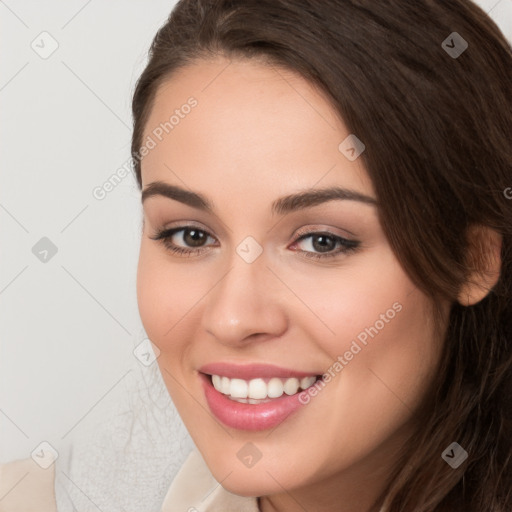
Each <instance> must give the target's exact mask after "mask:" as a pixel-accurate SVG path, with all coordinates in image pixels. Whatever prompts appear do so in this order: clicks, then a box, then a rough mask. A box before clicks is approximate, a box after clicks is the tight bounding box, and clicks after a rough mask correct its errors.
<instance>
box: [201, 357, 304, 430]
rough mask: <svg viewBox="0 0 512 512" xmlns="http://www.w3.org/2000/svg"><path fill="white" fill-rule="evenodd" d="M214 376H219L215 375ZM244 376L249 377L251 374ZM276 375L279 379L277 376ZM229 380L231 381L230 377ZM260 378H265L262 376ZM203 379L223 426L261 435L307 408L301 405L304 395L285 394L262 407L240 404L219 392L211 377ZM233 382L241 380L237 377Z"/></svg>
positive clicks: (214, 412)
mask: <svg viewBox="0 0 512 512" xmlns="http://www.w3.org/2000/svg"><path fill="white" fill-rule="evenodd" d="M267 368H268V367H267ZM246 369H247V368H246ZM216 371H217V370H216ZM251 371H252V370H251ZM296 374H297V372H295V374H294V375H292V376H296ZM214 375H218V374H217V373H214ZM238 375H240V374H238ZM243 375H247V373H244V374H243ZM272 375H274V376H276V374H272ZM308 375H311V374H304V375H303V376H308ZM225 376H226V377H228V375H225ZM259 376H263V375H261V374H259ZM199 377H200V379H201V381H202V385H203V389H204V393H205V397H206V402H207V403H208V407H209V408H210V411H211V412H212V413H213V415H214V416H215V417H216V418H217V419H218V420H219V421H220V422H221V423H223V424H224V425H226V426H228V427H231V428H234V429H237V430H250V431H260V430H267V429H270V428H274V427H276V426H277V425H279V424H280V423H282V422H283V421H285V420H286V419H287V418H288V417H289V416H290V415H292V414H293V413H295V412H297V410H298V409H300V408H301V407H302V406H303V404H302V403H301V402H300V401H299V395H300V393H295V394H294V395H285V394H283V395H282V396H281V397H279V398H274V399H272V401H270V402H265V403H261V404H244V403H240V402H236V401H234V400H230V399H229V398H228V397H227V396H226V395H224V394H222V393H220V392H219V391H217V390H216V389H215V388H214V387H213V384H212V382H211V379H210V377H209V376H208V375H206V374H205V373H199ZM232 378H237V376H234V377H232ZM240 378H242V377H240Z"/></svg>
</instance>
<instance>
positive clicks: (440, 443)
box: [132, 0, 512, 512]
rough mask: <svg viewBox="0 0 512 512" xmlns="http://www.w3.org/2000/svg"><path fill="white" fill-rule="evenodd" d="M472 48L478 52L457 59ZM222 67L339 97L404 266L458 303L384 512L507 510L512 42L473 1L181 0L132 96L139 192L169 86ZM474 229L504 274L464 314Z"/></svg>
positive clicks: (430, 289)
mask: <svg viewBox="0 0 512 512" xmlns="http://www.w3.org/2000/svg"><path fill="white" fill-rule="evenodd" d="M454 32H457V34H458V35H453V33H454ZM459 36H460V37H461V38H462V39H463V40H464V41H466V43H467V45H468V46H467V48H466V50H465V51H464V52H463V53H462V54H460V55H454V54H453V53H452V54H450V52H449V51H448V49H449V48H452V47H454V46H455V43H454V42H453V37H455V38H459ZM450 37H452V39H451V40H450ZM446 40H448V41H449V43H448V47H447V46H446V44H444V45H443V41H446ZM456 40H457V41H458V42H459V43H460V41H461V39H456ZM215 55H224V56H226V57H228V58H245V59H247V58H253V57H254V58H263V59H265V60H266V61H267V62H268V63H271V64H275V65H278V66H281V67H284V68H287V69H290V70H293V71H295V72H298V73H299V74H300V75H302V76H303V77H304V78H305V79H307V80H309V81H310V82H311V83H313V84H315V85H316V86H318V87H319V88H320V89H321V90H322V91H323V92H324V93H325V94H326V96H327V98H328V99H329V100H330V101H331V103H332V106H333V108H334V109H335V110H336V111H337V112H338V114H339V115H340V117H341V119H342V120H343V122H344V123H345V125H346V126H347V128H348V129H349V130H350V132H351V133H354V134H357V136H358V138H360V139H361V140H362V141H363V142H364V144H365V145H366V150H365V152H364V153H363V154H362V156H361V158H363V162H364V164H365V167H366V169H367V171H368V173H369V175H370V178H371V179H372V182H373V185H374V187H375V191H376V194H377V197H378V199H379V205H380V206H379V216H380V220H381V223H382V226H383V229H384V232H385V233H386V236H387V238H388V240H389V243H390V245H391V247H392V249H393V251H394V252H395V254H396V256H397V258H398V260H399V261H400V263H401V265H402V266H403V268H404V269H405V271H406V272H407V273H408V275H409V276H410V278H411V279H412V280H413V281H414V282H415V283H416V285H417V286H418V287H419V288H420V289H422V290H423V291H424V292H425V293H427V294H428V295H429V296H430V297H432V299H433V303H439V300H440V299H445V300H446V299H448V300H449V301H450V302H451V304H452V306H451V310H450V316H449V321H448V328H447V332H446V334H445V339H444V348H443V354H442V359H441V362H440V366H439V369H438V372H437V373H436V376H435V380H434V382H432V386H431V388H430V389H429V391H428V393H427V394H426V396H425V398H424V401H423V404H422V407H421V408H420V409H419V410H418V411H416V413H415V418H416V420H417V427H418V428H417V430H416V433H415V435H414V437H413V438H412V439H411V440H410V442H409V444H408V445H407V446H405V447H404V450H403V454H402V458H401V463H400V465H399V466H398V467H397V468H396V472H395V474H393V475H392V477H391V478H390V482H389V486H388V488H387V489H386V491H385V493H384V494H383V496H381V497H380V499H379V503H378V504H383V503H384V504H386V507H387V508H386V510H388V511H389V512H398V511H405V512H413V511H414V512H431V511H436V512H441V511H452V512H453V511H455V510H457V511H458V510H460V511H465V512H476V511H478V512H481V511H483V510H485V511H486V512H510V511H511V510H512V446H511V443H512V401H511V397H512V300H511V299H512V252H511V250H512V246H511V241H512V239H511V236H512V200H509V199H507V197H510V196H511V195H512V189H511V188H510V187H512V142H511V135H512V93H511V91H512V49H511V46H510V44H509V43H508V42H507V41H506V39H505V38H504V36H503V34H502V33H501V32H500V30H499V29H498V27H497V26H496V25H495V23H494V22H493V21H492V20H491V19H490V18H489V17H488V16H487V15H486V14H485V12H484V11H482V10H481V9H480V8H479V7H477V6H476V5H475V4H474V3H472V2H471V1H470V0H378V1H377V0H322V1H319V0H181V1H179V2H178V3H177V5H176V6H175V8H174V9H173V11H172V13H171V15H170V16H169V19H168V20H167V21H166V23H165V24H164V25H163V26H162V27H161V28H160V30H159V31H158V33H157V34H156V36H155V38H154V41H153V43H152V45H151V49H150V55H149V62H148V64H147V67H146V68H145V70H144V72H143V73H142V75H141V76H140V78H139V81H138V83H137V86H136V90H135V93H134V97H133V105H132V107H133V118H134V130H133V139H132V157H133V162H134V168H135V173H136V176H137V180H138V183H139V185H141V169H140V155H139V149H140V148H141V146H142V144H143V140H142V137H143V132H144V128H145V125H146V122H147V119H148V116H149V113H150V110H151V108H152V103H153V100H154V97H155V92H156V90H157V88H158V86H159V85H160V84H161V83H162V82H164V81H165V80H167V79H169V78H170V77H171V75H172V74H173V72H175V71H176V70H177V69H179V68H181V67H184V66H187V65H190V64H193V63H195V62H197V60H199V59H208V58H211V57H212V56H215ZM506 191H509V193H508V194H507V192H506ZM473 225H480V226H488V227H490V228H492V229H494V230H496V231H497V232H498V233H500V234H501V235H502V248H501V258H502V266H501V274H500V277H499V280H498V282H497V284H496V285H495V286H494V287H493V288H492V290H490V291H489V293H488V294H487V296H486V297H485V298H484V299H483V300H481V301H480V302H478V303H477V304H475V305H472V306H463V305H461V304H459V303H458V302H457V297H458V294H459V292H460V290H461V287H462V285H463V283H464V282H465V281H466V280H467V278H468V276H469V275H471V272H472V271H474V270H475V265H476V264H478V261H477V260H478V258H477V260H475V259H474V258H473V259H471V258H468V257H467V254H468V248H469V245H470V242H471V240H468V233H469V231H468V229H469V228H470V226H473ZM453 441H456V442H457V443H458V444H459V445H461V446H462V447H463V448H464V449H465V450H466V451H467V452H468V454H469V457H468V459H467V461H466V462H465V463H464V464H462V465H461V466H460V467H459V468H458V469H452V468H451V467H450V466H449V465H448V464H447V463H446V462H445V461H444V460H443V459H442V457H441V454H442V452H443V451H444V450H445V449H446V447H447V446H449V445H450V444H451V443H452V442H453ZM378 504H376V506H377V505H378Z"/></svg>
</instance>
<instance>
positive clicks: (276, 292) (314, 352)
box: [137, 58, 440, 495]
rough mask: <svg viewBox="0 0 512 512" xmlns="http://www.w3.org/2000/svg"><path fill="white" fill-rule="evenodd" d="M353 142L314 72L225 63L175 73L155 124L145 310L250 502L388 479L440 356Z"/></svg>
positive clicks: (227, 469)
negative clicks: (361, 478)
mask: <svg viewBox="0 0 512 512" xmlns="http://www.w3.org/2000/svg"><path fill="white" fill-rule="evenodd" d="M171 116H174V117H173V118H171ZM166 123H167V124H166ZM383 129H385V127H383ZM349 135H350V133H349V132H348V131H347V129H346V128H345V126H344V125H343V123H342V122H341V120H339V119H338V118H337V116H336V115H335V112H334V110H333V109H332V107H331V106H330V105H329V103H328V102H327V101H326V99H325V98H324V97H323V96H322V95H321V94H320V93H319V92H318V91H316V90H315V89H314V88H313V87H312V86H311V85H310V84H309V83H308V82H306V81H305V80H304V79H302V78H301V77H299V76H297V75H295V74H293V73H291V72H290V71H285V70H284V69H277V68H273V67H271V66H266V65H264V64H262V63H257V62H255V61H246V60H234V61H231V62H229V61H228V60H224V59H222V58H218V59H216V60H212V61H208V62H206V61H200V62H197V63H196V64H194V65H190V66H188V67H186V68H183V69H181V70H180V71H179V72H177V73H176V74H175V75H174V76H173V78H172V80H169V81H167V82H165V83H164V84H163V85H162V86H161V87H160V88H159V90H158V94H157V96H156V99H155V103H154V105H153V108H152V111H151V114H150V117H149V119H148V122H147V125H146V131H145V135H144V143H145V144H147V148H149V149H148V151H145V153H147V155H146V156H145V157H144V159H143V162H142V182H143V191H146V190H147V191H148V192H147V193H145V194H144V196H143V199H144V201H143V209H144V230H143V236H142V243H141V248H140V260H139V268H138V284H137V286H138V301H139V309H140V314H141V318H142V321H143V324H144V327H145V329H146V332H147V335H148V337H149V338H150V339H151V340H152V342H153V343H154V344H155V345H156V346H157V347H158V349H159V350H160V356H159V358H158V365H159V367H160V370H161V372H162V375H163V379H164V381H165V383H166V386H167V388H168V390H169V393H170V395H171V397H172V399H173V401H174V403H175V404H176V407H177V408H178V410H179V413H180V415H181V417H182V419H183V421H184V423H185V425H186V427H187V428H188V430H189V432H190V434H191V436H192V438H193V440H194V442H195V443H196V445H197V447H198V448H199V450H200V451H201V453H202V455H203V457H204V458H205V460H206V462H207V464H208V466H209V467H210V469H211V471H212V472H213V475H214V476H215V478H216V479H217V480H218V481H219V482H222V485H223V486H224V487H225V488H227V489H228V490H231V491H232V492H234V493H237V494H242V495H270V494H274V493H280V492H283V488H284V489H287V490H291V489H299V488H303V489H305V488H314V486H317V485H325V484H326V483H327V482H329V481H330V480H331V481H332V482H336V481H338V482H339V481H340V480H339V478H340V477H341V476H342V475H343V474H345V475H350V474H352V475H355V474H356V473H358V472H359V473H360V474H364V475H366V476H367V477H368V475H369V474H373V473H378V472H376V471H372V470H375V469H376V468H378V467H382V465H386V464H390V461H393V462H394V457H396V454H397V450H398V449H399V448H400V447H401V446H402V445H403V443H404V440H405V438H406V437H407V435H408V432H409V429H408V426H409V425H408V421H409V420H410V419H411V417H412V415H413V411H414V409H415V407H416V406H417V404H418V402H419V400H420V399H421V397H422V396H423V394H424V392H425V390H426V386H427V385H428V383H429V382H430V379H431V378H432V375H433V373H434V372H435V368H436V365H437V363H438V358H439V349H440V343H439V342H438V341H437V340H436V338H435V335H434V328H433V323H432V314H431V308H430V302H429V300H428V299H427V298H426V297H425V296H424V295H423V294H422V293H421V292H420V291H419V290H418V289H417V288H416V287H415V286H414V285H413V283H412V282H411V280H410V279H409V278H408V276H407V275H406V274H405V272H404V270H403V269H402V268H401V266H400V265H399V264H398V261H397V259H396V257H395V255H394V254H393V252H392V251H391V248H390V245H389V243H388V240H387V239H386V237H385V236H384V233H383V230H382V228H381V225H380V223H379V217H378V205H377V201H378V198H377V197H376V195H375V191H374V189H373V187H372V183H371V181H370V179H369V177H368V175H367V173H366V171H365V168H364V166H363V161H362V158H360V157H359V158H357V154H358V151H357V150H358V149H359V150H360V149H361V146H357V145H356V146H354V140H355V139H351V138H349V139H348V140H346V139H347V137H348V136H349ZM355 135H356V136H357V134H355ZM148 137H150V139H151V140H150V139H148ZM344 141H345V142H344ZM362 142H363V143H364V141H362ZM340 144H341V145H340ZM350 148H355V150H354V151H351V149H350ZM156 183H158V184H159V185H158V186H156V185H155V184H156ZM148 187H150V188H148ZM329 191H330V192H329ZM196 194H197V195H200V196H201V198H202V199H203V200H204V201H202V200H201V199H199V198H198V197H196ZM170 230H174V232H171V231H170ZM162 232H164V235H165V234H166V235H167V238H166V239H164V238H162V239H157V240H155V238H157V237H158V235H159V234H161V233H162ZM165 232H166V233H165ZM172 248H175V249H177V250H178V251H190V252H186V253H176V252H173V251H172ZM212 375H214V377H212ZM322 375H323V377H322V379H321V380H319V381H317V382H316V383H314V384H313V382H314V381H315V379H316V378H318V377H321V376H322ZM212 381H213V382H214V384H215V386H214V384H213V383H212ZM304 389H305V391H304ZM384 474H385V472H383V473H381V474H380V475H381V476H382V475H384Z"/></svg>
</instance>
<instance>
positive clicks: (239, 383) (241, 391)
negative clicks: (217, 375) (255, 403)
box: [229, 379, 249, 398]
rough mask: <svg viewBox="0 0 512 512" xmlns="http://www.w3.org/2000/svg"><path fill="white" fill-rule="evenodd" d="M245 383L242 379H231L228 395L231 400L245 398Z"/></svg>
mask: <svg viewBox="0 0 512 512" xmlns="http://www.w3.org/2000/svg"><path fill="white" fill-rule="evenodd" d="M248 387H249V386H248V385H247V382H246V381H245V380H242V379H231V384H230V386H229V394H230V395H231V396H232V397H233V398H247V388H248Z"/></svg>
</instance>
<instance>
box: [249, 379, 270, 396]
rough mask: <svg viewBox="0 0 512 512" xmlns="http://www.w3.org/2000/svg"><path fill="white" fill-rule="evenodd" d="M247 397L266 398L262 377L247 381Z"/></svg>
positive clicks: (265, 386) (265, 387) (265, 388)
mask: <svg viewBox="0 0 512 512" xmlns="http://www.w3.org/2000/svg"><path fill="white" fill-rule="evenodd" d="M247 396H248V397H249V398H267V385H266V384H265V381H264V380H263V379H252V380H250V381H249V391H248V394H247Z"/></svg>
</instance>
